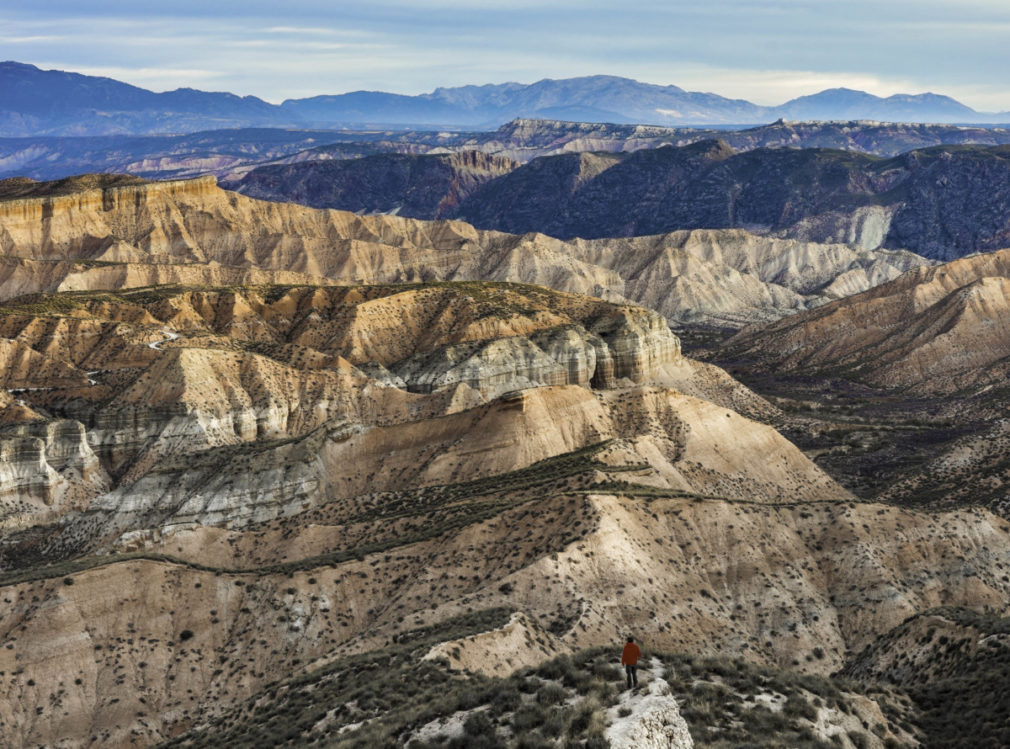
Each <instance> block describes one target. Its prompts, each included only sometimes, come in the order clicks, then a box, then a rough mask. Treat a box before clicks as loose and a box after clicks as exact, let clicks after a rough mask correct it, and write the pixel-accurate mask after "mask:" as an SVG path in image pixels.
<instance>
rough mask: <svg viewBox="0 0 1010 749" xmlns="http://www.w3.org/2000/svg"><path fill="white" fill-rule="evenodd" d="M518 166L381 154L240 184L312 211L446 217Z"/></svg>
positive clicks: (257, 176) (472, 158) (288, 169)
mask: <svg viewBox="0 0 1010 749" xmlns="http://www.w3.org/2000/svg"><path fill="white" fill-rule="evenodd" d="M516 166H517V164H515V162H512V161H510V160H508V159H502V158H499V157H495V156H488V155H486V154H483V153H479V152H476V151H468V152H462V153H458V154H451V155H438V156H436V155H431V156H417V155H408V154H392V153H387V154H376V155H374V156H366V157H365V158H362V159H353V160H327V161H310V162H305V163H298V164H284V165H272V166H264V167H260V168H258V169H256V170H254V171H253V172H252V173H250V174H249V175H248V176H247V177H246V178H245V179H243V180H242V181H241V182H239V183H238V185H237V190H238V192H241V193H243V194H245V195H248V196H250V197H253V198H260V199H266V200H289V201H294V202H297V203H301V204H303V205H308V206H311V207H313V208H339V209H341V210H346V211H355V212H366V213H376V212H381V213H397V214H398V215H401V216H408V217H412V218H442V217H444V216H445V215H446V214H448V213H451V212H452V211H453V209H454V208H455V207H456V206H457V205H458V204H459V203H460V201H461V200H463V199H465V198H466V197H467V196H468V195H469V194H470V193H472V192H473V191H474V190H476V189H477V188H478V187H479V186H480V185H482V184H484V183H485V182H488V181H489V180H492V179H494V178H495V177H498V176H500V175H502V174H507V173H508V172H510V171H511V170H512V169H514V168H515V167H516Z"/></svg>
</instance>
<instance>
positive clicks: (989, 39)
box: [0, 0, 1010, 112]
mask: <svg viewBox="0 0 1010 749" xmlns="http://www.w3.org/2000/svg"><path fill="white" fill-rule="evenodd" d="M1008 39H1010V1H1008V0H957V2H951V1H949V0H915V1H914V2H912V1H911V0H704V1H696V0H690V1H688V2H685V1H683V0H680V1H678V0H665V1H664V2H657V1H653V0H636V2H633V3H632V2H618V1H617V0H608V1H606V2H599V1H597V0H556V1H554V2H550V1H549V0H543V1H541V2H535V1H534V0H519V1H518V2H489V1H486V0H470V1H469V2H464V1H463V0H373V1H371V2H358V3H351V2H343V1H342V0H330V1H329V2H327V1H326V0H271V1H268V0H243V1H242V2H234V1H233V0H203V1H202V2H200V1H197V0H173V2H171V3H166V2H160V0H152V2H149V3H138V2H136V0H129V2H127V1H125V0H110V1H108V2H106V1H104V0H92V2H89V3H81V2H80V1H79V0H74V1H73V2H70V1H68V0H35V2H23V1H21V0H0V59H3V60H17V61H19V62H27V63H32V64H34V65H38V66H39V67H41V68H46V69H49V68H56V69H61V70H70V71H75V72H80V73H86V74H91V75H105V76H109V77H111V78H116V79H118V80H122V81H126V82H128V83H133V84H135V85H138V86H143V87H144V88H149V89H153V90H155V91H164V90H169V89H173V88H178V87H184V86H189V87H193V88H199V89H204V90H210V91H232V92H234V93H237V94H242V95H245V94H252V95H255V96H259V97H261V98H263V99H266V100H268V101H272V102H275V103H278V102H280V101H283V100H284V99H287V98H301V97H305V96H313V95H316V94H326V93H329V94H333V93H343V92H345V91H354V90H361V89H367V90H382V91H391V92H396V93H404V94H417V93H423V92H427V91H431V90H433V89H434V88H436V87H438V86H459V85H466V84H482V83H503V82H506V81H518V82H521V83H532V82H533V81H536V80H540V79H542V78H568V77H574V76H581V75H596V74H608V75H620V76H626V77H629V78H635V79H638V80H640V81H645V82H648V83H656V84H664V85H665V84H675V85H677V86H680V87H682V88H685V89H688V90H691V91H708V92H713V93H718V94H721V95H723V96H729V97H733V98H743V99H748V100H750V101H753V102H755V103H757V104H769V105H774V104H781V103H782V102H784V101H786V100H788V99H791V98H794V97H796V96H801V95H804V94H810V93H815V92H817V91H820V90H823V89H825V88H832V87H836V86H846V87H849V88H856V89H861V90H864V91H869V92H870V93H873V94H877V95H879V96H887V95H890V94H893V93H922V92H926V91H932V92H935V93H941V94H946V95H948V96H953V97H954V98H956V99H958V100H959V101H962V102H964V103H965V104H968V105H969V106H972V107H974V108H975V109H978V110H980V111H990V112H991V111H1008V110H1010V76H1007V75H1006V71H1008V70H1010V44H1007V40H1008Z"/></svg>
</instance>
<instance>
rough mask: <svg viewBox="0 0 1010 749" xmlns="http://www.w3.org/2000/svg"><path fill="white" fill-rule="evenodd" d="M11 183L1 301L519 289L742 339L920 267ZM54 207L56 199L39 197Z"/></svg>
mask: <svg viewBox="0 0 1010 749" xmlns="http://www.w3.org/2000/svg"><path fill="white" fill-rule="evenodd" d="M121 180H122V178H116V177H110V176H107V175H92V176H90V177H87V178H73V179H70V180H63V181H62V182H58V183H41V184H39V183H36V185H37V186H36V187H35V188H34V189H32V188H30V186H26V185H25V184H23V183H22V181H17V182H19V184H18V185H16V188H17V192H16V193H15V191H14V189H13V188H10V187H9V188H7V189H6V190H5V189H3V187H2V186H3V185H5V184H7V183H9V182H10V181H6V182H0V194H5V193H11V194H18V193H20V194H21V195H25V194H27V196H25V197H19V198H12V199H10V200H5V201H0V221H2V223H0V299H9V298H11V297H13V296H18V295H23V294H30V293H36V292H56V291H76V290H87V289H110V288H129V287H137V286H148V285H155V284H171V283H181V284H188V285H193V284H209V285H222V284H226V285H227V284H262V283H281V284H295V283H313V284H325V283H333V282H336V281H339V282H343V283H401V282H421V281H458V280H483V281H513V282H519V283H533V284H539V285H543V286H548V287H550V288H554V289H558V290H560V291H569V292H572V293H577V294H588V295H590V296H597V297H602V298H604V299H607V300H610V301H615V302H634V303H638V304H642V305H644V306H647V307H650V308H652V309H654V310H656V311H658V312H660V313H661V314H663V315H664V316H665V317H666V318H667V319H668V320H670V321H673V322H688V323H692V324H704V325H714V326H717V327H731V328H739V327H742V326H743V325H745V324H747V323H749V322H755V321H760V320H768V319H774V318H776V317H781V316H782V315H785V314H789V313H791V312H794V311H797V310H802V309H806V308H809V307H815V306H818V305H820V304H823V303H824V302H826V301H830V300H833V299H837V298H839V297H841V296H845V295H849V294H854V293H856V292H859V291H863V290H865V289H868V288H870V287H872V286H874V285H876V284H879V283H881V282H883V281H885V280H890V279H892V278H896V277H897V276H898V275H900V274H901V273H902V272H903V271H905V270H907V269H909V268H914V267H917V266H922V265H928V264H929V261H927V260H925V259H924V258H921V257H919V256H917V255H913V254H912V253H908V252H891V251H882V250H859V249H856V248H854V247H852V246H849V245H844V244H836V245H817V244H812V243H809V242H798V241H794V240H784V239H774V238H767V237H758V236H755V235H752V234H748V233H747V232H745V231H743V230H736V229H729V230H720V231H679V232H673V233H671V234H666V235H657V236H652V237H635V238H620V239H602V240H573V241H570V242H563V241H560V240H557V239H553V238H551V237H547V236H545V235H542V234H525V235H511V234H504V233H501V232H493V231H480V230H477V229H474V228H473V227H472V226H470V225H469V224H465V223H463V222H460V221H435V222H427V221H415V220H410V219H403V218H398V217H396V216H389V215H376V216H358V215H355V214H353V213H347V212H342V211H323V210H311V209H308V208H304V207H302V206H297V205H293V204H288V203H269V202H264V201H259V200H252V199H249V198H246V197H244V196H241V195H237V194H235V193H231V192H227V191H225V190H221V189H219V188H218V187H217V186H216V185H215V181H214V179H213V177H205V178H200V179H195V180H189V181H175V182H159V183H146V184H134V185H123V184H121ZM47 193H49V194H47Z"/></svg>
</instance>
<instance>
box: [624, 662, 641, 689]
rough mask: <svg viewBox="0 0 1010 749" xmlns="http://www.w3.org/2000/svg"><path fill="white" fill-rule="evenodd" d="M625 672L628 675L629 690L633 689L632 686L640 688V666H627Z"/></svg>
mask: <svg viewBox="0 0 1010 749" xmlns="http://www.w3.org/2000/svg"><path fill="white" fill-rule="evenodd" d="M624 670H625V671H627V673H628V689H631V685H632V684H634V685H635V686H636V687H637V686H638V666H625V667H624Z"/></svg>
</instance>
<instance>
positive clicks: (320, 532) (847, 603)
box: [0, 179, 1010, 749]
mask: <svg viewBox="0 0 1010 749" xmlns="http://www.w3.org/2000/svg"><path fill="white" fill-rule="evenodd" d="M77 187H81V188H83V189H80V190H77V191H75V189H74V188H75V185H74V184H70V185H69V186H63V187H61V188H59V189H56V188H53V187H46V186H38V187H37V188H32V191H33V192H34V194H31V195H27V196H22V197H19V198H15V199H11V200H8V201H6V202H3V203H0V252H2V257H0V263H2V265H0V267H2V269H3V276H2V278H0V303H2V304H3V307H2V310H0V362H2V369H0V372H2V377H3V384H2V388H3V389H2V390H0V454H2V455H3V462H2V464H0V598H2V600H3V604H4V605H3V607H2V608H0V645H2V646H3V647H2V648H0V684H3V690H4V691H3V693H4V695H5V699H4V700H3V701H2V702H0V731H2V735H3V736H4V737H5V741H7V742H8V743H9V744H10V745H11V746H16V747H28V746H38V745H51V746H131V745H132V746H149V745H154V744H159V743H162V742H169V743H170V745H174V746H210V745H224V746H262V745H282V744H287V745H295V746H297V745H307V744H316V745H334V746H360V747H366V746H398V745H407V744H408V742H413V745H414V746H417V747H424V746H445V745H449V742H450V741H452V740H458V741H466V740H467V739H466V737H467V736H469V737H475V736H483V737H485V739H486V741H487V742H488V743H487V745H489V746H490V745H495V746H497V745H506V744H505V743H504V742H507V741H512V742H513V743H515V742H516V741H520V740H523V741H530V742H532V741H540V742H541V743H540V744H536V745H538V746H539V745H545V746H547V745H550V746H564V745H570V746H599V745H602V744H600V743H599V742H602V741H603V739H604V738H605V737H607V736H609V737H610V738H611V740H612V743H613V742H619V741H620V740H622V739H621V737H622V736H623V737H627V736H649V737H650V738H649V739H648V740H649V741H650V742H651V741H653V740H654V739H655V740H656V741H661V740H662V737H667V738H669V737H672V736H674V735H676V737H677V739H676V740H677V742H678V743H679V745H681V746H689V745H690V744H691V743H692V738H691V737H693V743H695V744H696V745H698V746H713V747H715V746H725V745H727V743H726V742H730V744H729V745H733V744H732V742H738V743H739V742H743V741H745V740H748V739H747V737H759V738H760V737H762V736H764V738H762V739H760V740H762V741H763V740H765V739H767V738H768V736H771V737H772V738H773V739H775V740H777V741H784V742H786V743H784V744H775V743H770V744H760V745H762V746H779V745H784V746H831V745H835V746H844V747H850V746H852V747H854V746H868V747H874V749H876V748H877V747H885V746H914V745H916V744H917V743H918V742H919V741H920V740H921V739H922V738H923V736H924V734H923V733H922V729H921V728H920V727H919V724H918V723H917V722H916V721H917V720H919V719H918V718H917V717H916V715H915V711H914V710H913V709H912V707H911V704H912V703H911V702H910V701H909V698H908V697H907V696H905V695H904V693H902V692H901V691H900V689H897V688H896V687H895V688H892V687H890V686H888V687H886V688H878V687H873V688H872V689H871V688H870V687H869V686H868V684H869V680H868V677H867V681H865V682H863V681H859V679H861V678H863V675H865V674H880V673H885V671H886V669H887V668H889V665H888V664H889V663H890V661H889V660H888V659H889V658H891V657H892V656H891V655H889V654H888V653H887V652H885V650H886V648H885V646H888V647H891V646H893V643H901V642H904V641H905V639H907V638H904V639H903V637H904V636H903V635H902V634H901V632H902V630H895V628H896V627H900V626H903V623H904V622H906V620H908V619H909V617H915V616H918V615H927V614H929V612H932V611H933V610H934V609H935V607H938V606H946V607H951V609H950V610H952V611H954V610H960V609H959V608H957V607H970V608H973V609H977V610H981V609H987V610H989V611H991V612H994V613H997V614H998V613H1004V612H1005V608H1006V600H1007V596H1008V594H1010V579H1008V577H1007V574H1008V571H1010V570H1008V566H1010V524H1008V523H1007V521H1006V520H1005V519H1004V518H1003V517H1002V516H1000V515H999V514H997V513H994V512H991V511H989V510H986V509H981V508H960V507H951V508H949V509H947V510H945V511H943V512H924V511H920V510H917V509H915V508H912V507H901V506H898V505H896V504H883V503H873V502H868V501H862V500H858V499H857V498H856V497H855V496H854V495H853V494H852V493H851V492H849V491H848V490H847V489H846V488H845V487H843V486H842V485H841V484H840V483H838V482H837V481H836V480H834V479H833V478H831V477H830V476H829V475H828V474H826V473H825V472H824V471H823V470H821V469H820V468H819V467H818V466H817V465H816V464H815V463H814V462H812V461H811V460H810V458H809V457H808V456H807V455H805V454H804V453H803V452H802V451H801V450H800V449H799V448H797V447H796V446H795V445H794V444H792V443H791V442H789V441H788V440H787V439H786V438H785V437H783V436H782V434H781V433H780V432H779V431H777V430H776V428H775V426H776V425H781V424H783V423H785V415H784V414H783V412H782V411H780V410H779V409H778V408H777V407H776V406H775V405H773V404H772V403H770V402H769V401H767V400H765V399H764V398H762V397H760V396H758V395H757V394H755V393H754V392H753V391H751V390H749V389H748V388H746V387H745V386H743V385H742V384H740V383H739V382H737V381H736V380H734V379H733V378H732V377H730V376H729V375H728V374H726V373H725V372H724V371H723V370H721V369H719V368H717V367H714V366H712V365H710V364H705V363H701V362H698V361H695V360H692V359H690V358H688V357H686V356H685V355H684V353H683V351H682V350H681V344H680V340H679V339H678V337H677V335H675V333H674V332H673V331H672V330H671V329H670V327H669V321H670V320H673V321H677V320H678V319H682V318H683V317H684V316H688V315H689V314H692V313H695V312H697V309H698V308H697V307H695V304H701V303H702V302H704V303H705V304H706V305H708V304H709V302H710V301H713V300H715V302H717V301H718V300H719V299H720V298H724V299H726V300H727V301H726V302H725V305H724V306H723V307H720V306H719V305H718V303H715V304H713V307H714V308H715V309H717V310H718V312H717V313H706V314H707V315H709V316H708V317H706V316H705V315H701V316H700V319H702V320H703V321H706V322H711V321H712V319H713V318H714V319H718V320H720V321H722V322H723V323H727V322H728V321H731V320H732V321H737V322H738V323H742V322H744V321H748V320H753V319H762V318H767V317H776V316H778V315H780V314H784V313H785V311H787V310H796V309H805V308H806V307H813V306H817V305H819V304H821V303H823V302H824V301H825V298H826V297H827V296H830V294H829V293H828V292H826V291H825V289H826V288H828V287H830V286H831V285H832V284H835V283H838V282H839V281H838V279H840V278H842V277H843V276H845V275H846V274H850V275H849V278H848V280H846V281H845V282H844V283H845V284H846V286H845V287H844V288H845V290H846V292H847V291H854V290H858V289H861V288H867V287H868V286H870V285H871V284H872V283H874V282H875V281H877V280H880V279H883V278H889V277H891V276H893V275H897V273H898V272H899V271H900V270H903V269H904V268H905V267H908V266H907V265H905V266H902V265H901V262H903V261H900V260H896V261H894V264H889V263H890V262H891V261H890V260H889V259H888V258H891V257H892V256H890V255H887V256H885V255H880V254H868V253H860V252H857V251H855V250H853V249H851V248H847V247H842V246H838V247H833V248H826V249H825V250H824V251H823V252H821V253H818V255H817V256H818V257H819V258H820V261H819V262H821V263H822V264H821V265H819V266H818V265H816V264H812V265H811V267H806V271H807V272H806V273H805V274H804V273H801V272H800V269H802V268H804V267H805V266H804V264H803V263H802V262H801V261H802V260H803V259H804V258H805V257H812V256H813V255H812V254H811V255H804V253H806V252H812V251H811V250H810V248H809V247H808V246H806V245H803V244H802V243H795V242H788V241H785V240H776V241H775V242H770V241H768V240H759V239H758V238H755V237H751V236H750V235H746V234H745V233H743V232H729V233H724V232H683V233H677V234H673V235H666V236H661V237H649V238H643V239H641V240H633V239H622V240H616V241H615V240H596V241H592V242H581V241H574V242H569V243H565V242H560V241H557V240H551V239H548V238H546V237H542V236H538V235H529V236H524V237H515V236H511V235H506V234H501V233H495V232H481V231H477V230H475V229H473V228H472V227H470V226H468V225H466V224H462V223H459V222H437V223H425V222H420V221H411V220H407V219H402V218H397V217H391V216H367V217H363V216H356V215H353V214H347V213H340V212H335V211H316V210H311V209H307V208H303V207H299V206H293V205H287V204H274V203H261V202H258V201H255V200H252V199H250V198H246V197H243V196H239V195H235V194H230V193H227V192H224V191H222V190H220V189H218V188H217V187H216V186H215V184H214V182H213V180H199V181H194V182H189V183H165V184H157V185H153V184H137V185H123V184H119V185H116V184H108V185H104V186H103V184H102V183H101V180H100V179H99V180H97V181H93V182H91V183H89V184H85V185H77ZM47 191H49V192H50V193H57V192H64V193H65V194H46V192H47ZM901 257H903V256H901ZM692 258H693V259H692ZM703 260H704V261H705V262H703ZM692 264H693V265H692ZM692 267H693V268H694V270H693V271H692V270H691V268H692ZM681 268H683V269H685V270H684V271H683V274H685V275H690V274H691V273H693V274H694V276H693V278H694V283H695V284H696V285H695V287H694V288H696V289H698V291H697V294H698V295H699V296H698V297H696V298H695V299H693V300H690V301H688V302H684V301H683V299H684V295H683V294H670V295H669V296H662V295H660V296H655V297H653V296H650V293H653V292H650V289H655V288H656V287H658V286H661V285H665V286H669V285H670V284H671V283H676V282H677V280H678V279H679V278H680V277H681V274H680V273H678V272H676V271H677V269H681ZM712 268H716V269H717V271H716V272H714V275H713V271H712ZM940 272H941V271H940V270H936V271H935V273H936V277H937V278H939V277H940ZM650 273H651V274H654V275H652V276H650V275H649V274H650ZM706 273H707V274H708V275H707V276H706V275H705V274H706ZM915 273H917V274H918V276H916V277H918V278H921V279H924V278H932V277H933V276H931V275H930V274H931V273H934V269H931V268H924V269H921V270H918V271H915ZM660 278H663V279H665V282H664V283H663V284H661V283H660V281H659V279H660ZM907 278H908V276H903V277H902V278H901V279H898V280H897V281H896V282H894V284H897V286H893V288H900V287H901V284H903V283H908V282H907V281H906V280H905V279H907ZM646 279H655V280H652V281H647V280H646ZM671 279H673V280H672V281H671ZM741 279H743V280H741ZM702 280H706V281H707V285H705V284H703V283H702ZM533 283H536V284H539V285H529V284H533ZM720 284H727V285H729V286H726V285H724V286H720ZM732 284H737V285H736V286H732ZM745 284H750V288H752V289H753V290H754V297H753V298H752V299H748V298H746V297H745V298H744V299H743V301H741V300H740V299H736V300H731V299H730V294H729V292H728V291H727V289H728V288H730V287H731V288H733V289H740V288H743V287H744V286H743V285H745ZM547 287H553V288H547ZM846 292H838V293H839V295H841V294H842V293H846ZM867 293H868V294H871V295H872V294H873V293H874V292H873V291H872V290H871V291H870V292H867ZM881 293H883V292H881ZM587 294H588V295H587ZM720 294H724V295H725V296H724V297H721V296H720ZM776 295H779V296H778V297H776ZM769 299H772V300H775V299H780V300H781V301H780V303H774V304H772V305H771V311H769V306H768V304H767V302H768V300H769ZM678 300H680V301H678ZM632 301H636V302H640V303H642V304H644V305H645V306H644V307H643V306H637V305H636V304H632ZM776 304H777V306H776ZM835 304H840V303H835ZM646 307H652V309H647V308H646ZM823 309H828V308H827V307H825V308H823ZM820 312H821V310H820V309H815V310H813V311H810V312H805V313H803V314H804V315H807V316H810V315H817V314H819V313H820ZM826 314H828V315H829V316H830V314H832V313H830V312H829V313H826ZM793 319H794V320H798V319H800V318H793ZM782 324H784V325H785V324H787V323H782ZM751 334H752V333H751V332H749V331H745V332H744V333H742V334H741V338H740V340H741V341H746V340H749V339H748V338H746V336H748V335H751ZM741 345H742V344H741ZM929 615H933V614H929ZM949 616H953V615H952V614H951V615H949ZM904 626H907V625H904ZM952 626H953V625H952ZM959 626H960V625H959ZM892 630H894V631H895V632H897V633H898V634H896V635H894V636H893V637H892V638H891V639H884V640H882V639H881V638H882V637H883V636H885V635H887V633H889V632H892ZM628 632H634V633H636V634H637V635H638V636H639V638H640V639H641V640H642V641H643V644H644V647H645V648H646V650H647V651H648V652H651V653H665V654H681V655H663V656H662V659H663V660H660V659H659V658H658V657H657V659H656V661H655V662H654V663H653V662H650V666H649V668H647V669H644V676H643V678H644V680H646V681H647V682H649V686H648V689H647V690H646V691H644V692H643V693H641V694H635V695H625V696H624V697H620V696H619V695H618V693H617V685H618V684H619V681H620V679H621V676H622V674H621V673H620V672H619V671H618V670H617V669H615V668H614V667H613V664H612V661H613V656H614V655H615V653H614V652H612V650H613V648H614V647H616V646H617V645H618V644H619V643H620V642H621V641H622V639H623V636H624V635H625V634H627V633H628ZM881 643H883V644H881ZM599 646H604V648H603V649H600V650H592V649H593V648H597V647H599ZM873 647H878V648H880V650H879V652H878V651H876V650H872V648H873ZM866 648H871V650H865V649H866ZM890 652H894V651H893V647H892V651H890ZM859 653H864V661H862V662H860V663H859V664H856V665H859V668H856V665H853V664H854V663H855V662H854V661H853V658H854V657H855V656H856V655H857V654H859ZM683 654H691V655H690V656H685V655H683ZM893 657H898V656H893ZM864 662H865V663H867V664H869V665H860V664H862V663H864ZM846 666H851V668H852V669H853V676H852V677H851V679H850V680H849V681H847V682H844V683H842V682H835V681H832V680H830V679H828V678H827V677H828V675H830V674H832V673H833V672H836V671H838V670H839V669H841V668H843V667H846ZM517 669H518V671H517ZM888 673H889V672H888ZM713 690H715V692H713ZM713 695H717V696H713ZM706 704H708V705H710V706H711V707H710V709H709V710H708V711H707V712H706V709H705V708H704V706H705V705H706ZM759 705H760V706H762V707H760V709H759V707H758V706H759ZM773 708H775V709H773ZM685 720H686V723H687V726H688V727H689V728H690V731H691V737H687V738H686V739H685V737H684V731H683V730H682V729H683V727H684V722H683V721H685ZM622 721H623V722H622ZM762 721H763V722H762ZM608 724H609V728H608ZM664 726H666V727H675V729H674V728H670V729H669V731H668V730H667V728H664ZM643 732H644V733H643ZM748 732H749V733H748ZM524 737H525V738H524ZM741 737H743V738H741ZM776 737H778V738H776ZM789 737H791V738H789ZM474 741H476V739H474ZM492 741H497V742H499V743H498V744H495V743H490V742H492ZM565 742H567V744H566V743H565ZM594 742H597V743H594ZM456 745H466V744H456ZM524 745H525V744H524ZM531 745H532V744H531ZM614 745H619V744H618V743H614ZM656 745H657V746H662V745H663V744H662V743H657V744H656ZM667 745H669V744H667Z"/></svg>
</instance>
